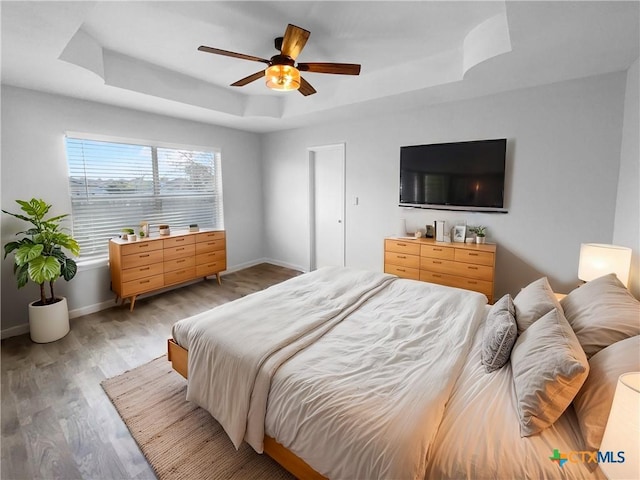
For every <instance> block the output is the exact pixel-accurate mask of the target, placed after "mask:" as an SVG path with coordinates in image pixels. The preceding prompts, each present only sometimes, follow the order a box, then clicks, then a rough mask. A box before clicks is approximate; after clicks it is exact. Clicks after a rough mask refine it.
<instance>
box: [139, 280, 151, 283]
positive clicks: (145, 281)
mask: <svg viewBox="0 0 640 480" xmlns="http://www.w3.org/2000/svg"><path fill="white" fill-rule="evenodd" d="M143 283H149V280H140V284H143Z"/></svg>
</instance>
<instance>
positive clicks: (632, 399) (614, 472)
mask: <svg viewBox="0 0 640 480" xmlns="http://www.w3.org/2000/svg"><path fill="white" fill-rule="evenodd" d="M600 452H602V453H603V454H606V452H613V453H612V455H611V458H612V459H614V460H616V461H615V462H599V464H600V469H601V470H602V471H603V472H604V474H605V475H606V476H607V478H609V479H611V480H613V479H627V478H633V479H636V478H640V461H639V458H638V457H639V456H640V372H633V373H623V374H622V375H620V378H618V384H617V385H616V393H615V394H614V396H613V403H612V404H611V411H610V412H609V420H608V421H607V427H606V429H605V431H604V436H603V437H602V444H601V445H600ZM619 452H624V453H623V454H622V456H623V457H624V461H621V458H620V455H619Z"/></svg>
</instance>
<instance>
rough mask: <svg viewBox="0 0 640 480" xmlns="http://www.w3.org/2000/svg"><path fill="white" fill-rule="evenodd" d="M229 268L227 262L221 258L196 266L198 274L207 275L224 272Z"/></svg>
mask: <svg viewBox="0 0 640 480" xmlns="http://www.w3.org/2000/svg"><path fill="white" fill-rule="evenodd" d="M226 268H227V262H226V261H225V260H220V261H218V262H209V263H203V264H202V265H197V266H196V276H198V277H206V276H207V275H213V274H214V273H218V272H222V271H223V270H225V269H226Z"/></svg>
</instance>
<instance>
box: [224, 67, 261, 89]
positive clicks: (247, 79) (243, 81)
mask: <svg viewBox="0 0 640 480" xmlns="http://www.w3.org/2000/svg"><path fill="white" fill-rule="evenodd" d="M262 77H264V70H260V71H259V72H256V73H254V74H252V75H249V76H248V77H244V78H241V79H240V80H238V81H237V82H234V83H232V84H231V86H232V87H244V86H245V85H246V84H248V83H251V82H255V81H256V80H258V79H259V78H262Z"/></svg>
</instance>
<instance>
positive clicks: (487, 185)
mask: <svg viewBox="0 0 640 480" xmlns="http://www.w3.org/2000/svg"><path fill="white" fill-rule="evenodd" d="M506 149H507V139H506V138H501V139H495V140H477V141H471V142H456V143H437V144H432V145H413V146H406V147H400V206H407V207H421V208H436V209H448V210H475V211H487V212H491V211H495V212H505V211H506V210H504V178H505V173H504V172H505V154H506Z"/></svg>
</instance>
